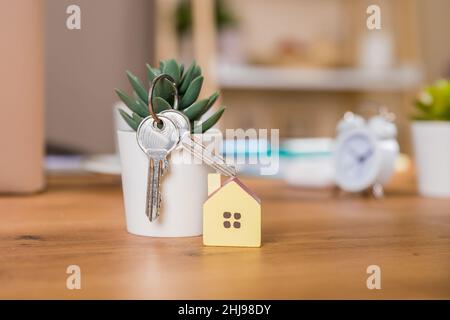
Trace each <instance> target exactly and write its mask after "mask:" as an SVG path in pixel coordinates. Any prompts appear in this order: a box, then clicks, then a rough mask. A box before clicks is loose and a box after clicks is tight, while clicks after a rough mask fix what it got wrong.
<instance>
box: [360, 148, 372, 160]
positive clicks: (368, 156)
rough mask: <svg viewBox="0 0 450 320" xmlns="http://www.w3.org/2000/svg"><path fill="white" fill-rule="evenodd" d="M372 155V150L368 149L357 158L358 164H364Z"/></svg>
mask: <svg viewBox="0 0 450 320" xmlns="http://www.w3.org/2000/svg"><path fill="white" fill-rule="evenodd" d="M372 154H373V149H370V150H369V151H367V152H366V153H364V154H363V155H362V156H360V157H359V158H358V160H359V162H364V161H366V160H367V159H368V158H370V157H371V156H372Z"/></svg>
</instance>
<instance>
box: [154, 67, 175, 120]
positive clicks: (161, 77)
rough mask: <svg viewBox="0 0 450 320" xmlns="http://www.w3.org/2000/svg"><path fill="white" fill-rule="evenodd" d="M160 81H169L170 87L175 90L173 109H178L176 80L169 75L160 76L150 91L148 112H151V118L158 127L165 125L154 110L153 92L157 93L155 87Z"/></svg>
mask: <svg viewBox="0 0 450 320" xmlns="http://www.w3.org/2000/svg"><path fill="white" fill-rule="evenodd" d="M159 80H168V81H169V83H170V85H171V86H172V88H173V91H174V94H175V95H174V102H173V108H174V109H175V110H177V109H178V102H179V101H178V100H179V98H178V88H177V84H176V83H175V80H174V79H173V78H172V77H171V76H169V75H168V74H165V73H163V74H160V75H159V76H157V77H155V79H153V81H152V83H151V85H150V90H149V91H148V110H149V111H150V114H151V116H152V117H153V119H154V120H155V121H156V123H157V124H158V125H161V124H163V121H162V120H161V119H160V118H158V115H157V114H156V112H155V110H154V109H153V91H155V86H156V84H157V83H158V81H159Z"/></svg>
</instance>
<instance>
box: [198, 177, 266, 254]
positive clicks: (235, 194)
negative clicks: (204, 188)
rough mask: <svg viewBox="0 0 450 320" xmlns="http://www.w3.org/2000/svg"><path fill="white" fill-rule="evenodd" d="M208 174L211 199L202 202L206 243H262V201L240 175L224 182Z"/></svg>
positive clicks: (239, 244) (249, 244) (238, 244)
mask: <svg viewBox="0 0 450 320" xmlns="http://www.w3.org/2000/svg"><path fill="white" fill-rule="evenodd" d="M221 180H222V179H221V176H220V174H218V173H213V174H209V175H208V199H207V200H206V201H205V203H204V204H203V244H204V245H205V246H229V247H260V246H261V201H260V199H259V198H258V197H257V196H256V195H255V194H254V193H253V192H251V191H250V190H249V189H248V188H247V187H246V186H245V185H244V184H243V183H242V182H241V181H240V180H239V179H238V178H236V177H231V178H229V179H228V180H226V181H225V182H224V183H222V181H221Z"/></svg>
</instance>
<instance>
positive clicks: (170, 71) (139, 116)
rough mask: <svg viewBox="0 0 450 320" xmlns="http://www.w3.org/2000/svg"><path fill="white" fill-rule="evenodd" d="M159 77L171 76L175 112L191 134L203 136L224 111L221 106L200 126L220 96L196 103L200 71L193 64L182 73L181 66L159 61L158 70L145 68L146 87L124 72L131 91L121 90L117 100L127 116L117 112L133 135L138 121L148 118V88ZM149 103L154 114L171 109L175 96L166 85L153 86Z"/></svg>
mask: <svg viewBox="0 0 450 320" xmlns="http://www.w3.org/2000/svg"><path fill="white" fill-rule="evenodd" d="M162 73H164V74H167V75H169V76H171V77H172V78H173V80H174V81H175V84H176V86H177V89H178V95H179V97H178V98H179V105H178V110H179V111H181V112H183V113H184V114H185V115H186V116H187V117H188V118H189V120H190V121H191V128H192V133H205V132H206V131H207V130H209V129H210V128H211V127H213V126H214V125H215V124H216V123H217V122H218V121H219V119H220V118H221V117H222V115H223V113H224V111H225V107H223V106H222V107H220V108H219V109H218V110H217V111H216V112H215V113H214V114H213V115H211V116H210V117H209V118H207V119H205V120H204V121H203V122H200V120H202V117H203V116H204V115H205V114H206V113H207V112H208V111H209V110H210V109H211V107H212V106H213V105H214V104H215V102H216V101H217V99H218V98H219V95H220V94H219V92H215V93H213V94H212V95H211V96H210V97H209V98H206V99H201V100H198V97H199V95H200V92H201V89H202V85H203V80H204V78H203V76H202V70H201V68H200V67H199V66H198V65H197V64H196V63H195V62H193V63H192V64H191V65H190V66H189V68H187V70H185V68H184V65H183V64H179V63H177V62H176V61H175V60H174V59H171V60H165V61H161V62H160V65H159V68H153V67H151V66H150V65H149V64H147V82H148V83H147V84H145V85H144V84H143V82H142V81H141V80H140V79H139V78H138V77H136V76H135V75H134V74H132V73H131V72H129V71H127V77H128V80H129V82H130V84H131V86H132V88H133V94H132V95H131V96H130V95H128V94H127V93H125V92H124V91H123V90H120V89H116V93H117V95H118V96H119V98H120V99H121V100H122V101H123V103H125V105H126V106H127V107H128V108H129V109H130V113H127V112H125V111H124V110H119V112H120V114H121V116H122V117H123V118H124V120H125V121H126V122H127V123H128V125H129V126H130V127H131V128H132V129H133V130H135V131H136V130H137V128H138V126H139V124H140V123H141V121H142V120H143V119H144V118H146V117H148V116H149V115H150V113H149V109H148V102H149V101H148V100H149V97H148V91H149V86H150V84H151V83H152V81H153V79H155V77H157V76H158V75H160V74H162ZM152 103H153V107H154V109H155V112H156V113H159V112H161V111H163V110H168V109H171V108H172V106H173V103H174V96H173V90H172V88H171V86H170V85H169V83H167V82H166V81H160V82H159V83H157V84H156V87H155V91H154V95H153V99H152Z"/></svg>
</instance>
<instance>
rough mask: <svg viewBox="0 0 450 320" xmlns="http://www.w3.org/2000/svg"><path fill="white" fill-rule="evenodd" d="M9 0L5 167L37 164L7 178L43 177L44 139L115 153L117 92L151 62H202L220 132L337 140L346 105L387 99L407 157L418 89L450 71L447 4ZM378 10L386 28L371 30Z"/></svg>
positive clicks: (51, 149) (407, 0)
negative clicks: (267, 131)
mask: <svg viewBox="0 0 450 320" xmlns="http://www.w3.org/2000/svg"><path fill="white" fill-rule="evenodd" d="M1 1H2V4H4V5H5V6H9V7H10V11H9V13H8V14H5V15H3V16H4V18H2V22H1V23H2V26H1V29H2V38H3V39H4V41H2V55H3V57H4V59H3V61H2V62H1V65H2V73H3V74H4V75H6V74H8V75H9V77H4V78H3V80H2V88H3V89H2V90H4V91H5V92H4V97H5V98H4V100H3V103H2V110H7V111H8V112H9V113H8V114H10V116H9V119H11V120H10V121H7V122H8V123H7V124H5V126H4V130H5V132H7V133H8V134H3V135H2V138H1V140H0V141H1V143H2V147H3V150H5V152H4V156H3V158H2V160H1V161H0V164H1V165H2V166H3V167H9V166H11V164H13V163H17V161H24V162H25V163H26V164H27V168H28V167H29V168H30V172H28V173H24V172H23V165H20V164H17V165H15V166H14V167H15V168H16V169H17V170H16V171H14V170H11V171H10V172H9V174H10V175H9V176H8V174H7V173H5V174H4V176H2V179H1V181H0V185H2V184H3V185H5V184H9V183H10V181H11V180H12V179H15V180H17V177H18V175H19V176H20V175H21V174H27V175H29V174H31V171H33V172H39V170H38V169H36V168H34V169H33V168H31V165H29V163H31V161H29V159H30V158H31V157H34V156H36V157H42V154H40V152H41V151H40V147H41V141H42V140H45V150H46V154H47V155H53V154H72V155H96V154H114V153H115V132H114V131H115V129H114V128H115V125H114V115H113V106H114V105H115V103H117V101H118V98H117V96H116V94H115V92H114V88H123V89H125V90H127V91H129V90H130V89H131V88H130V86H129V84H128V81H127V77H126V75H125V71H126V70H130V71H132V72H133V73H134V74H136V75H137V76H139V77H141V78H144V77H145V72H146V69H145V63H147V62H148V63H150V64H152V65H158V62H159V61H160V60H161V59H170V58H176V59H178V60H180V61H182V62H185V63H186V64H188V63H190V62H191V61H192V60H196V61H197V63H198V64H199V65H200V66H201V67H202V69H203V72H204V73H205V78H206V83H205V85H204V86H203V91H202V95H204V96H207V95H209V94H211V93H212V92H213V90H220V91H221V92H222V96H221V99H222V101H221V103H222V104H224V105H225V106H226V107H227V111H226V112H225V114H224V117H223V118H222V120H221V122H220V124H219V126H220V127H221V128H222V129H225V128H243V129H246V128H276V129H280V136H281V138H282V139H286V138H317V137H330V138H332V137H334V136H335V128H336V124H337V122H338V121H339V119H340V118H341V117H342V115H343V114H344V113H345V112H346V111H349V110H350V111H356V112H359V113H362V114H370V113H374V112H375V109H376V108H377V107H378V106H385V107H387V108H388V109H389V110H390V111H392V112H394V113H395V115H396V123H397V126H398V131H399V134H398V139H399V143H400V149H401V152H402V153H404V154H411V152H412V147H411V141H410V140H411V139H410V123H411V121H410V119H411V116H412V114H413V110H414V109H413V108H414V107H413V99H414V97H415V96H416V95H417V93H418V91H419V90H420V89H421V88H422V87H423V85H424V84H426V83H430V82H432V81H434V80H436V79H439V78H448V77H449V74H450V41H448V35H447V33H448V30H450V20H449V19H448V12H450V2H449V1H447V0H426V1H425V0H370V1H365V0H266V1H258V0H245V1H238V0H220V1H218V0H214V1H213V0H211V1H209V0H191V1H187V0H126V1H125V0H76V1H75V0H39V1H29V0H21V1H15V2H10V1H7V0H1ZM13 3H14V4H13ZM374 4H375V5H378V6H379V7H380V8H381V29H379V30H368V28H367V26H366V19H367V18H368V16H369V14H368V13H367V12H366V10H367V8H368V6H369V5H374ZM70 5H77V6H79V7H80V9H81V29H80V30H70V29H68V28H67V27H66V21H67V19H68V17H69V16H70V13H68V12H67V8H68V7H69V6H70ZM11 30H14V32H11ZM41 30H44V32H43V33H42V32H41ZM42 44H43V46H44V47H43V48H42V49H43V50H42V51H41V50H40V49H41V48H40V47H41V46H42ZM41 52H44V53H45V54H44V56H43V57H42V61H45V63H44V64H42V63H41V62H40V61H41V59H40V58H41ZM25 61H26V63H25ZM25 74H26V75H27V77H24V75H25ZM12 77H16V78H17V79H15V78H14V81H11V79H12ZM13 83H14V84H13ZM16 83H18V85H16ZM12 84H13V85H12ZM11 85H12V86H13V87H14V88H13V87H11V88H10V89H8V86H11ZM44 88H45V89H44ZM6 89H7V90H6ZM41 89H42V90H41ZM22 92H25V93H27V94H21V93H22ZM19 93H20V94H19ZM44 93H45V94H44ZM41 100H42V105H41V103H40V101H41ZM11 105H17V106H16V107H14V108H10V106H11ZM24 122H25V123H26V125H23V123H24ZM19 126H20V128H21V130H17V128H18V127H19ZM10 132H14V134H15V137H16V139H15V140H13V139H11V135H10V134H9V133H10ZM30 146H31V147H30ZM20 150H22V151H20ZM35 154H37V155H35ZM33 163H37V165H38V164H39V162H33ZM37 179H39V177H38V178H37ZM5 181H6V182H5ZM6 188H7V190H8V187H6ZM10 189H11V188H10Z"/></svg>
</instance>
